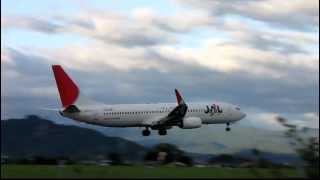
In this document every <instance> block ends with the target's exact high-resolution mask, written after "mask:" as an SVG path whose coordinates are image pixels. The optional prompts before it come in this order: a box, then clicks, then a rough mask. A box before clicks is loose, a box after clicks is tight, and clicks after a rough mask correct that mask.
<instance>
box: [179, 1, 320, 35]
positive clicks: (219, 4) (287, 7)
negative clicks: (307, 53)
mask: <svg viewBox="0 0 320 180" xmlns="http://www.w3.org/2000/svg"><path fill="white" fill-rule="evenodd" d="M177 2H178V3H179V4H183V5H187V6H188V7H191V8H198V9H203V10H205V11H208V12H210V13H211V14H212V17H216V16H222V17H223V16H227V15H240V16H243V17H247V18H251V19H253V20H258V21H262V22H265V23H267V24H269V25H273V26H277V27H285V28H294V29H300V30H311V31H313V30H316V29H317V25H318V24H319V20H318V19H319V4H317V1H308V2H306V1H302V0H301V1H294V2H291V1H281V2H279V1H273V0H259V1H252V0H231V1H211V0H204V1H197V0H177Z"/></svg>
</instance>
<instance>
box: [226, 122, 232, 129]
mask: <svg viewBox="0 0 320 180" xmlns="http://www.w3.org/2000/svg"><path fill="white" fill-rule="evenodd" d="M229 126H230V123H229V122H228V123H227V127H226V131H230V130H231V129H230V127H229Z"/></svg>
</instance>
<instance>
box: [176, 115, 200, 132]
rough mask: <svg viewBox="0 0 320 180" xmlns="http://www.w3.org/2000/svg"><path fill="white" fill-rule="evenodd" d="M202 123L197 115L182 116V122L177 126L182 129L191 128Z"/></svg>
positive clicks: (197, 126)
mask: <svg viewBox="0 0 320 180" xmlns="http://www.w3.org/2000/svg"><path fill="white" fill-rule="evenodd" d="M201 125H202V121H201V119H200V118H198V117H187V118H184V119H183V121H182V124H181V125H180V126H179V127H180V128H182V129H193V128H199V127H201Z"/></svg>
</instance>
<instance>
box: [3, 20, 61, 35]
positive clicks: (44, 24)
mask: <svg viewBox="0 0 320 180" xmlns="http://www.w3.org/2000/svg"><path fill="white" fill-rule="evenodd" d="M1 28H6V29H8V28H18V29H19V28H23V29H28V30H32V31H37V32H43V33H57V32H58V31H59V30H60V28H61V25H59V24H56V23H52V22H50V21H48V20H47V19H42V18H35V17H28V16H26V17H23V16H1Z"/></svg>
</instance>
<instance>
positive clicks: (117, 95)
mask: <svg viewBox="0 0 320 180" xmlns="http://www.w3.org/2000/svg"><path fill="white" fill-rule="evenodd" d="M11 53H16V55H15V56H13V57H15V58H20V60H18V59H15V61H16V62H29V61H30V59H32V60H34V59H36V58H30V57H29V55H28V54H27V53H21V52H18V51H17V50H11ZM146 56H147V57H148V58H150V60H153V61H159V62H160V63H163V64H164V65H165V66H166V67H167V71H166V72H161V71H159V70H158V69H154V68H150V69H130V70H129V71H121V70H118V69H114V68H112V67H110V66H106V67H105V70H104V71H102V72H96V73H88V72H82V71H75V70H70V69H67V71H68V72H69V73H71V74H72V77H73V78H74V79H75V80H76V82H77V83H78V84H79V86H80V87H81V90H82V92H83V93H84V94H88V95H89V96H90V97H91V98H93V99H95V100H99V101H103V102H106V103H110V104H115V103H144V102H173V101H174V100H175V99H174V93H173V89H174V88H179V89H180V90H181V91H182V93H183V95H184V96H185V99H186V100H187V101H211V100H212V101H213V100H219V101H227V102H231V103H234V104H238V105H241V106H244V107H257V108H260V109H263V110H265V111H268V112H278V113H297V112H299V113H304V112H317V110H318V108H319V101H318V97H319V93H318V92H319V84H318V83H317V81H316V80H314V81H312V80H311V81H310V82H301V83H303V85H301V84H295V83H290V82H288V81H286V80H274V79H265V78H263V77H252V76H251V75H249V74H245V73H236V72H235V73H221V72H216V71H213V70H211V69H209V68H206V67H203V66H199V65H187V64H184V63H181V62H179V61H172V59H168V58H167V57H163V56H162V55H161V54H158V53H157V52H155V51H153V50H152V49H150V50H149V51H148V53H147V54H146ZM31 57H33V56H31ZM35 61H45V60H42V59H41V58H38V59H37V60H35ZM20 68H26V69H25V70H24V69H19V68H17V69H16V70H17V71H19V72H20V73H21V74H25V75H27V77H28V78H27V79H23V78H22V79H16V82H14V83H13V82H8V79H6V77H2V81H4V82H5V83H4V85H5V91H6V92H7V93H8V94H10V91H11V90H14V89H15V91H12V92H17V90H18V92H21V93H20V94H21V96H26V94H25V93H26V91H30V89H31V88H34V87H39V88H40V89H41V87H48V86H49V87H51V86H52V87H55V86H54V85H55V84H54V79H53V77H52V73H51V72H50V71H51V69H50V65H49V64H45V63H39V64H37V65H35V66H21V67H20ZM27 69H28V70H27ZM4 71H6V69H4ZM302 73H303V72H302ZM22 92H25V93H22ZM39 93H41V92H39ZM13 95H14V96H19V93H16V94H13ZM27 95H28V94H27ZM52 96H54V94H52ZM33 97H34V98H35V100H37V99H39V98H40V99H41V98H43V96H40V94H39V96H37V95H36V94H33ZM50 98H51V99H52V100H56V99H57V97H50ZM16 103H20V101H17V102H16Z"/></svg>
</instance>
